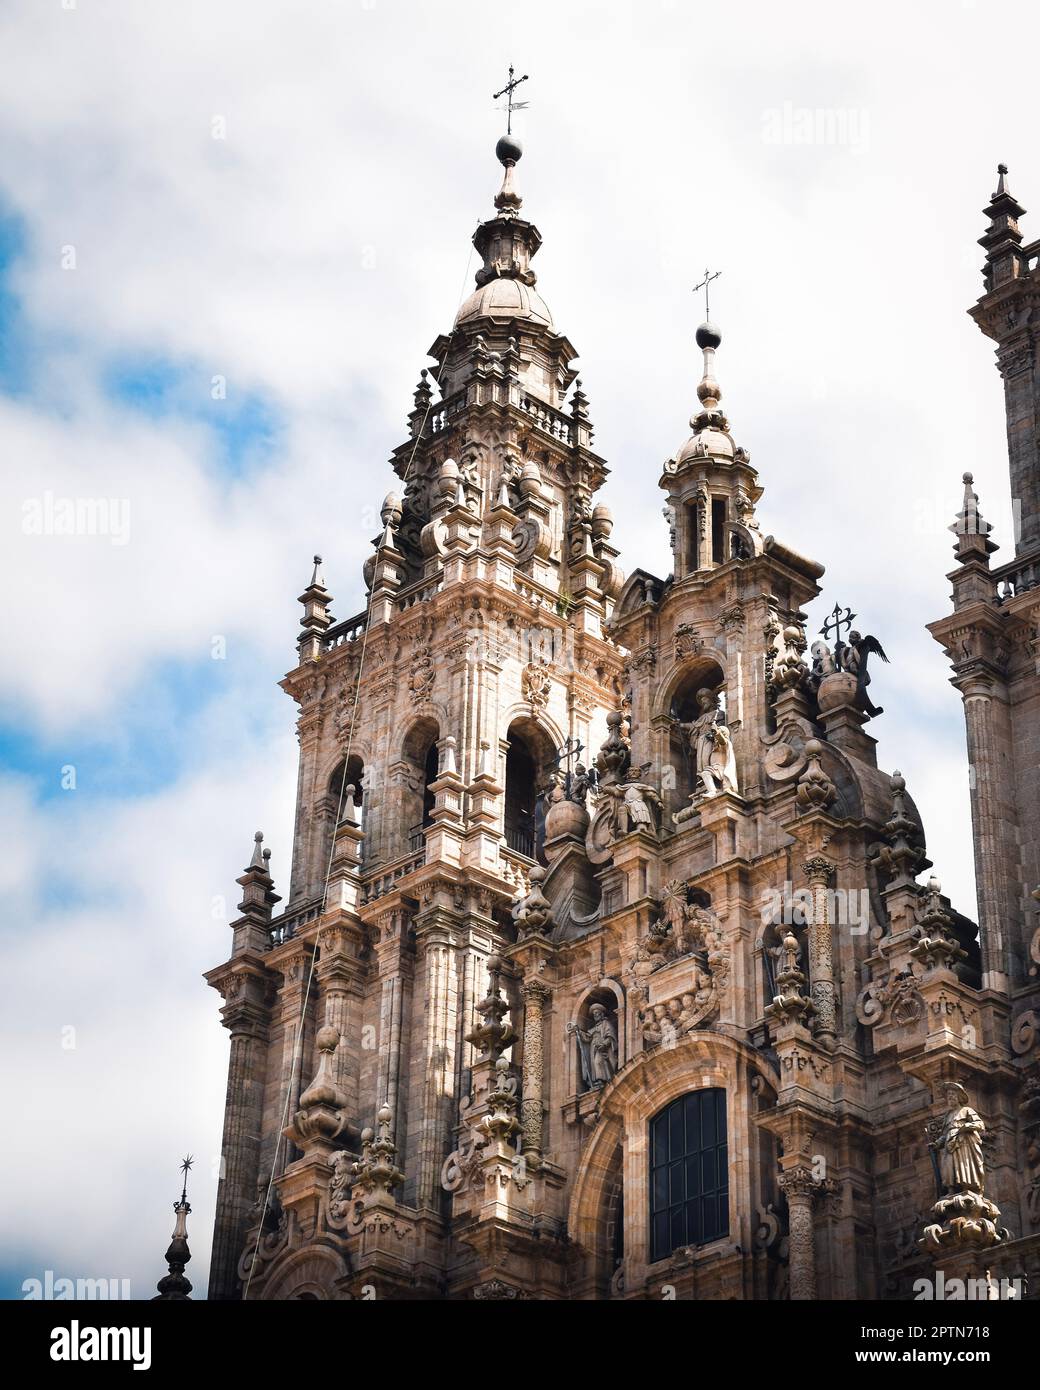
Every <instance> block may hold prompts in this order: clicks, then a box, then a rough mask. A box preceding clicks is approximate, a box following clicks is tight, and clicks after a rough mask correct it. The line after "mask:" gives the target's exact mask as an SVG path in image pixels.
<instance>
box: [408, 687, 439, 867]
mask: <svg viewBox="0 0 1040 1390" xmlns="http://www.w3.org/2000/svg"><path fill="white" fill-rule="evenodd" d="M440 736H441V730H440V725H439V724H438V723H437V721H436V719H431V718H430V717H429V716H428V715H425V716H423V718H421V719H417V720H416V721H415V723H414V724H413V725H412V726H411V728H410V729H409V730H408V732H407V734H406V735H405V738H404V742H403V744H402V747H401V761H402V764H403V771H404V775H403V778H402V804H401V818H400V828H399V832H398V833H399V834H401V835H403V837H404V838H405V844H404V845H402V846H401V849H400V851H399V852H401V853H407V854H418V853H419V852H420V851H421V850H422V848H423V844H424V831H425V829H426V827H427V826H428V825H430V824H431V822H432V817H433V808H434V804H435V802H436V797H435V795H434V793H433V791H432V790H431V783H433V782H436V780H437V776H438V774H439V772H440V749H439V747H438V744H439V741H440Z"/></svg>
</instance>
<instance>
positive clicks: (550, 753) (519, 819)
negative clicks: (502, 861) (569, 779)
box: [505, 718, 556, 864]
mask: <svg viewBox="0 0 1040 1390" xmlns="http://www.w3.org/2000/svg"><path fill="white" fill-rule="evenodd" d="M507 737H508V741H509V747H508V749H507V752H506V797H505V835H506V846H507V848H508V849H511V850H512V851H513V852H514V853H515V854H522V855H524V856H525V858H527V859H535V860H537V861H538V862H539V863H540V864H544V863H545V862H546V860H545V852H544V842H545V806H544V804H543V802H542V792H543V791H544V790H545V788H546V787H547V786H548V784H549V778H550V775H551V774H552V772H553V770H554V768H555V766H556V749H555V748H554V747H553V743H552V740H551V739H550V738H549V735H548V734H547V733H546V732H545V730H544V729H542V728H541V727H539V725H538V724H536V723H535V721H534V720H533V719H528V718H523V719H514V720H513V722H512V724H510V726H509V732H508V735H507Z"/></svg>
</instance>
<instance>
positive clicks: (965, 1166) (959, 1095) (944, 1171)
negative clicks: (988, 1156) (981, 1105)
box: [935, 1081, 986, 1193]
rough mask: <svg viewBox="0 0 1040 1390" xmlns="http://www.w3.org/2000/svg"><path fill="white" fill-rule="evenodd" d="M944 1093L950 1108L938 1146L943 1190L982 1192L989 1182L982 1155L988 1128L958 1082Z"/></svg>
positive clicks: (952, 1082)
mask: <svg viewBox="0 0 1040 1390" xmlns="http://www.w3.org/2000/svg"><path fill="white" fill-rule="evenodd" d="M944 1094H945V1096H946V1101H947V1103H948V1105H949V1106H950V1109H949V1111H948V1112H947V1114H946V1115H945V1117H944V1118H943V1127H942V1133H941V1134H940V1135H939V1138H938V1139H937V1140H936V1143H935V1147H936V1151H937V1153H938V1157H939V1176H940V1177H941V1179H942V1184H943V1187H944V1189H945V1190H946V1191H947V1192H964V1191H968V1192H978V1193H981V1192H982V1191H983V1189H984V1187H985V1182H986V1168H985V1162H984V1160H983V1156H982V1136H983V1134H985V1132H986V1126H985V1125H984V1124H983V1123H982V1120H981V1119H980V1117H979V1115H978V1112H977V1111H975V1110H973V1109H972V1108H971V1105H970V1104H969V1103H968V1093H967V1091H966V1090H965V1089H964V1087H963V1086H962V1085H960V1083H959V1082H957V1081H951V1082H949V1083H947V1085H946V1087H945V1088H944Z"/></svg>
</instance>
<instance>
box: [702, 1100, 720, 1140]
mask: <svg viewBox="0 0 1040 1390" xmlns="http://www.w3.org/2000/svg"><path fill="white" fill-rule="evenodd" d="M701 1094H702V1095H703V1096H704V1102H703V1104H702V1105H701V1148H703V1149H706V1148H709V1147H710V1146H711V1145H712V1144H716V1143H717V1142H718V1138H717V1136H716V1134H715V1106H714V1105H713V1104H712V1100H713V1097H712V1095H711V1092H710V1091H709V1092H708V1093H707V1094H705V1093H704V1092H703V1091H702V1092H701Z"/></svg>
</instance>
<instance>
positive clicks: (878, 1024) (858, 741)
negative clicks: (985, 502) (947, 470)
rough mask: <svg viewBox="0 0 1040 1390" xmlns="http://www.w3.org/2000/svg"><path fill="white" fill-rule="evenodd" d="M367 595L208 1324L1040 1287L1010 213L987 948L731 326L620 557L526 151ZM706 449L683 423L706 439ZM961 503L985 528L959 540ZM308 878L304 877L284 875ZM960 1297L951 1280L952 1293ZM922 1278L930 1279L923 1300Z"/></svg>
mask: <svg viewBox="0 0 1040 1390" xmlns="http://www.w3.org/2000/svg"><path fill="white" fill-rule="evenodd" d="M497 155H498V158H499V161H500V162H501V164H502V166H503V170H504V178H503V183H502V186H501V189H500V191H499V193H498V195H497V197H496V198H495V205H494V214H493V216H492V217H490V218H489V220H488V221H486V222H484V223H483V224H482V225H481V226H480V227H479V228H478V230H477V232H476V234H475V236H474V244H475V246H476V249H477V251H478V252H479V254H480V257H481V260H482V266H481V269H480V270H479V271H478V273H477V276H476V285H475V288H474V289H473V292H472V293H471V294H470V296H469V298H468V299H466V300H465V302H464V303H463V304H462V306H461V308H460V309H459V311H458V314H457V316H456V319H455V322H454V324H453V326H452V327H451V330H450V332H449V333H447V334H446V335H442V336H441V337H439V338H437V340H436V341H435V342H434V344H433V346H432V349H431V355H432V357H433V358H434V360H435V361H436V364H437V366H436V369H435V370H434V371H433V373H432V375H431V374H428V373H427V372H426V371H424V372H423V373H422V376H421V378H420V381H419V384H418V386H417V388H416V391H415V397H414V405H413V409H412V411H411V413H410V415H409V430H408V437H407V439H406V440H405V441H404V443H402V444H401V445H400V447H399V448H397V449H396V450H395V451H394V454H393V458H392V463H393V467H394V469H395V472H396V473H397V475H398V478H399V479H400V489H399V490H398V491H396V492H394V493H391V494H390V495H389V496H388V497H387V498H386V500H385V502H384V504H383V507H382V511H381V529H380V532H379V534H378V535H376V536H375V537H374V539H373V550H372V554H371V556H370V558H369V560H368V561H367V563H366V565H365V572H364V579H365V585H366V590H367V599H366V604H365V608H364V610H363V612H361V613H360V614H358V615H357V616H356V617H353V618H350V619H348V620H346V621H338V622H337V621H335V620H334V619H333V617H332V614H331V612H330V606H331V603H332V599H331V595H330V594H329V592H328V590H327V589H326V587H325V582H324V578H323V570H322V564H321V562H320V560H317V559H316V562H315V566H314V571H313V574H312V576H311V580H310V583H309V584H308V586H307V588H306V589H305V591H304V593H303V594H302V596H301V600H300V601H301V604H302V605H303V619H302V626H301V632H300V637H299V646H298V652H299V658H298V662H297V664H296V665H295V667H294V669H293V670H292V671H291V672H290V673H289V674H288V676H286V678H285V680H284V681H283V687H284V689H285V690H286V691H287V693H288V694H289V695H291V696H292V698H293V699H294V700H295V702H296V704H297V705H298V707H299V723H298V730H299V742H300V762H299V779H298V790H297V803H296V821H295V837H294V847H293V863H292V875H291V882H290V884H289V887H288V892H287V895H286V902H285V905H284V909H283V910H278V909H277V904H279V902H280V901H281V899H280V897H279V895H278V894H277V893H276V892H275V890H274V883H273V880H272V876H271V872H270V864H269V854H268V852H267V851H265V850H264V848H263V844H262V838H261V836H260V835H259V833H258V835H257V837H256V844H255V850H254V853H253V856H252V859H251V861H250V863H249V865H248V867H247V868H246V869H245V871H244V873H243V874H242V876H241V878H240V879H239V880H238V882H239V883H240V884H241V886H242V889H243V896H242V903H241V908H240V912H241V915H240V916H239V918H238V919H237V920H236V921H235V922H234V923H233V924H232V945H231V952H230V955H229V957H228V959H227V961H226V962H225V963H224V964H223V965H221V966H219V967H218V968H217V969H215V970H213V971H211V972H210V973H209V974H208V976H207V979H208V981H209V983H210V984H211V985H213V986H214V987H215V988H216V989H218V990H219V992H220V993H221V995H222V997H223V999H224V1006H223V1010H222V1017H223V1021H224V1024H225V1026H226V1027H227V1028H228V1030H229V1032H230V1035H231V1057H230V1065H229V1075H228V1087H227V1101H226V1111H225V1120H224V1135H223V1161H222V1176H221V1179H220V1185H219V1192H218V1202H217V1215H216V1226H215V1233H214V1244H213V1260H212V1269H211V1277H210V1297H211V1298H220V1299H237V1298H247V1299H251V1300H252V1299H262V1300H273V1299H298V1298H318V1299H366V1298H387V1299H416V1298H419V1299H470V1298H476V1299H522V1298H535V1299H595V1300H607V1299H619V1300H623V1299H636V1300H639V1299H647V1298H683V1299H692V1298H709V1299H785V1298H789V1299H812V1298H817V1297H819V1298H840V1299H854V1298H864V1299H877V1298H910V1297H914V1296H921V1294H920V1290H921V1288H922V1287H926V1286H928V1285H929V1281H931V1283H934V1281H935V1280H936V1278H937V1277H938V1275H939V1274H940V1273H942V1275H943V1276H944V1277H945V1278H947V1279H951V1278H967V1277H971V1278H975V1277H988V1278H990V1279H991V1280H997V1281H999V1280H1001V1279H1008V1280H1015V1279H1023V1278H1026V1277H1028V1276H1029V1275H1030V1274H1032V1276H1033V1285H1032V1287H1033V1290H1034V1292H1035V1290H1036V1289H1037V1288H1038V1287H1040V1069H1038V1058H1040V1048H1038V1043H1037V1031H1038V1025H1040V980H1038V966H1040V944H1038V943H1040V936H1038V934H1037V931H1036V927H1037V919H1036V906H1037V904H1036V901H1035V900H1034V897H1033V896H1032V890H1033V889H1035V888H1036V887H1037V885H1038V884H1040V858H1038V843H1037V838H1036V837H1037V833H1038V832H1037V828H1036V827H1037V825H1038V824H1040V786H1038V776H1040V774H1038V771H1037V767H1038V762H1040V756H1038V755H1040V679H1038V675H1037V671H1038V666H1040V648H1038V646H1037V638H1036V634H1037V631H1038V627H1037V622H1038V616H1040V615H1038V613H1037V604H1038V601H1037V600H1036V599H1035V597H1032V596H1033V595H1035V594H1037V593H1040V589H1038V588H1037V587H1036V584H1037V566H1038V564H1040V499H1038V489H1040V467H1038V460H1037V448H1038V431H1037V423H1038V421H1037V410H1038V408H1040V406H1038V402H1040V365H1038V358H1037V353H1038V348H1037V342H1038V339H1040V330H1038V324H1040V312H1038V297H1040V291H1038V288H1037V285H1038V280H1037V277H1036V271H1035V262H1036V248H1035V247H1034V248H1032V250H1031V249H1030V248H1028V247H1023V246H1022V238H1021V234H1020V233H1019V230H1018V224H1017V220H1016V219H1017V217H1018V215H1019V214H1020V212H1021V210H1020V209H1019V208H1018V207H1017V204H1015V202H1014V200H1013V199H1012V198H1011V195H1010V193H1009V192H1008V191H1007V189H1006V186H1005V180H1004V176H1003V175H1001V186H1000V189H999V190H998V193H997V194H996V195H995V196H994V199H993V203H992V204H991V207H990V209H989V213H990V217H991V230H990V231H989V232H988V233H987V235H986V237H985V238H984V242H983V244H984V245H985V246H986V250H987V269H986V277H987V278H986V293H985V295H984V296H983V298H982V300H980V302H979V305H978V306H977V308H976V309H975V311H974V313H975V317H976V319H977V321H978V322H979V324H980V326H981V327H982V328H983V330H984V331H985V332H986V333H988V334H989V335H990V336H991V337H993V338H995V339H996V340H997V342H998V344H999V359H998V360H999V363H1000V367H1001V371H1002V372H1003V374H1004V378H1005V382H1006V384H1007V400H1008V420H1009V440H1010V447H1011V463H1012V478H1013V482H1014V486H1015V487H1016V488H1017V492H1016V496H1019V497H1020V498H1021V521H1022V524H1021V534H1020V535H1019V537H1018V538H1017V544H1016V558H1015V560H1014V561H1012V562H1011V563H1009V564H1006V565H1004V566H1002V567H1001V568H1000V569H996V570H995V569H993V568H991V565H990V555H991V552H992V551H993V549H994V544H993V541H992V540H991V538H990V533H989V531H988V528H986V527H985V524H984V523H981V522H979V523H978V524H974V523H973V521H972V517H974V516H975V515H976V513H977V508H976V507H975V502H974V493H973V492H972V491H971V485H970V483H968V484H966V488H967V493H968V498H969V501H967V502H966V506H965V514H964V515H962V517H961V518H959V519H958V523H957V528H956V529H957V542H956V561H957V568H956V570H955V572H954V573H953V575H952V576H951V579H952V583H953V590H954V604H955V610H954V612H953V614H952V615H951V616H949V617H947V618H945V619H943V620H941V621H940V622H938V623H936V624H934V625H933V627H932V631H933V633H934V635H935V636H936V637H937V639H938V640H939V641H941V642H942V643H943V645H944V647H945V648H946V650H947V651H948V652H949V654H950V658H951V662H952V663H953V670H954V675H953V681H954V684H955V686H956V687H957V689H958V690H959V691H960V692H961V694H962V695H963V698H964V703H965V712H966V720H967V727H968V743H969V754H970V759H971V762H972V765H973V768H974V777H973V781H972V788H973V790H972V810H973V816H974V827H975V841H976V853H977V867H978V876H979V908H980V924H979V928H978V929H977V928H976V926H975V924H974V923H973V922H972V921H970V920H969V919H968V918H967V917H966V916H963V915H961V913H960V912H958V911H957V910H956V909H955V907H954V906H953V905H952V904H951V903H950V902H949V901H948V899H947V898H946V897H945V896H944V895H943V892H942V888H941V884H940V883H939V881H938V879H936V878H935V877H928V872H929V870H930V868H931V865H930V863H929V861H928V859H927V857H926V848H925V838H924V829H923V827H922V824H921V818H920V816H919V815H918V812H917V810H916V808H915V806H914V802H913V799H912V795H911V790H910V789H908V787H907V786H906V783H905V781H904V779H903V778H902V777H901V776H900V774H899V773H898V772H896V771H891V772H889V771H885V770H882V768H880V767H879V765H878V757H877V751H876V741H875V739H874V738H873V737H872V736H871V734H870V733H869V732H868V731H867V726H868V724H869V722H870V719H871V718H872V717H874V716H875V715H876V714H878V713H880V712H881V711H880V710H879V709H878V707H877V706H876V705H875V704H874V703H873V701H872V699H871V696H870V693H868V686H869V685H870V683H871V678H870V674H869V671H868V668H871V669H874V670H876V666H877V662H878V661H881V660H882V659H883V658H884V653H883V651H882V650H881V646H880V643H879V642H877V640H876V639H875V638H873V637H872V636H870V635H869V634H866V635H865V634H862V633H860V632H858V631H855V630H853V629H852V626H851V621H850V615H848V613H847V611H846V613H845V614H843V613H842V611H841V610H840V608H838V607H837V606H836V607H835V610H834V614H833V615H832V622H831V624H830V625H829V627H828V630H827V633H826V634H825V637H826V640H824V639H823V638H822V637H821V640H818V641H813V640H812V638H811V637H810V636H809V635H808V634H807V632H806V616H805V611H804V610H805V607H806V605H807V604H808V603H809V602H810V601H811V600H812V599H814V598H815V597H816V596H817V595H818V594H819V593H820V592H821V588H820V580H821V577H822V575H823V567H822V565H820V564H818V563H817V562H816V561H815V560H813V559H812V558H809V557H806V556H803V555H801V554H800V553H799V552H798V551H796V550H795V549H793V548H791V547H790V546H788V545H786V544H785V543H783V542H782V541H781V540H779V539H777V538H775V537H773V536H771V535H769V534H767V533H766V532H765V531H764V529H763V528H762V526H761V525H760V522H759V518H758V505H759V502H760V499H761V497H762V486H761V484H760V483H759V480H758V474H757V472H756V470H755V468H754V467H753V465H752V463H751V459H750V457H749V455H748V452H747V450H746V449H744V448H742V447H741V446H740V445H739V444H738V443H737V442H736V441H735V439H734V435H733V433H732V432H731V428H730V424H729V421H728V419H727V417H726V414H725V412H724V410H723V406H722V391H721V388H720V386H719V384H718V381H717V379H716V365H715V358H716V352H717V350H718V349H719V348H720V344H721V336H720V334H719V332H718V330H717V329H716V328H715V327H714V326H713V325H712V324H710V323H705V324H703V325H702V326H701V328H700V329H699V330H698V332H697V343H698V347H699V348H700V350H701V353H702V355H703V374H702V378H701V381H700V384H699V386H698V387H697V401H696V403H695V406H694V411H693V416H692V419H691V421H690V426H689V431H688V432H687V433H686V438H685V440H684V442H681V444H680V447H679V448H678V449H677V451H676V453H675V456H674V457H673V458H670V459H668V460H667V461H666V462H665V464H664V465H663V468H662V472H661V477H660V487H661V489H662V493H663V501H664V510H665V516H666V524H667V525H668V526H669V528H670V533H671V546H672V553H673V565H672V573H671V574H670V575H668V576H667V577H665V578H660V577H658V576H656V575H654V574H651V573H649V572H647V571H644V570H640V569H637V570H635V571H634V573H632V574H631V575H630V576H629V577H628V578H627V579H626V577H625V576H624V574H623V573H622V571H621V569H620V568H619V565H618V552H617V550H616V549H615V548H614V545H613V543H612V541H613V522H612V519H611V515H610V513H609V511H608V509H607V508H606V507H605V506H603V505H602V504H599V503H597V501H596V494H597V493H598V491H599V489H600V488H601V486H602V484H603V482H604V480H605V478H606V476H607V467H606V464H605V462H604V460H603V459H602V458H600V457H599V455H597V454H596V452H595V451H594V449H593V427H592V423H591V419H590V414H589V409H588V401H587V399H586V396H585V394H584V393H583V391H582V389H581V382H580V380H579V379H578V378H577V376H576V372H575V369H574V366H573V362H574V359H575V349H574V348H573V346H572V345H571V343H570V341H569V340H568V338H567V337H566V336H565V335H564V334H563V333H562V332H561V331H560V330H559V329H558V328H557V327H556V325H555V323H554V321H553V318H552V315H551V313H550V311H549V309H548V307H547V305H546V303H545V301H544V300H543V299H542V297H541V294H540V293H539V290H538V289H536V274H535V271H534V270H533V269H532V262H533V260H534V257H535V254H536V252H537V251H538V248H539V245H540V242H541V236H540V233H539V231H538V229H537V228H536V227H535V226H534V225H533V224H532V223H531V222H530V221H528V220H526V218H525V217H524V215H523V212H522V202H521V198H520V196H519V193H518V192H517V189H516V185H515V179H516V165H517V161H518V160H519V158H520V147H519V145H518V143H517V142H516V141H515V140H514V139H513V138H512V137H511V136H507V137H504V138H503V139H502V140H501V141H500V142H499V145H498V149H497ZM683 433H684V431H683V430H682V429H681V428H677V430H676V435H677V438H680V439H681V438H682V435H683ZM965 516H967V520H965ZM283 891H284V890H283ZM922 1281H923V1282H922ZM915 1290H916V1291H917V1292H916V1295H915Z"/></svg>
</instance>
